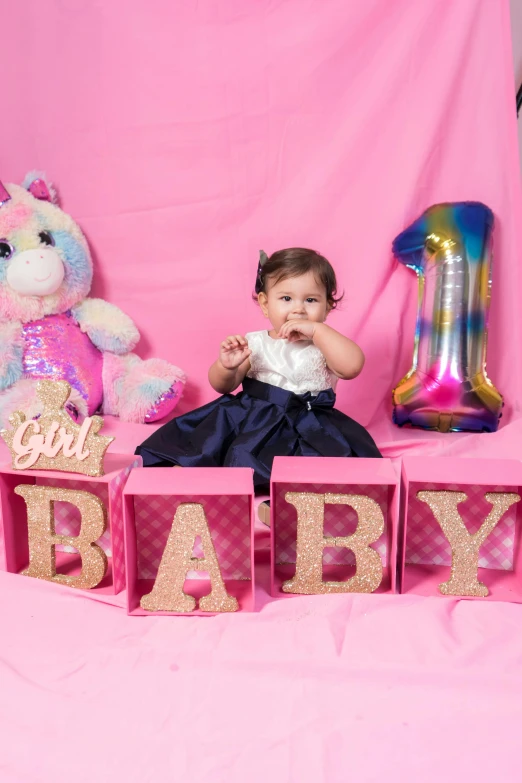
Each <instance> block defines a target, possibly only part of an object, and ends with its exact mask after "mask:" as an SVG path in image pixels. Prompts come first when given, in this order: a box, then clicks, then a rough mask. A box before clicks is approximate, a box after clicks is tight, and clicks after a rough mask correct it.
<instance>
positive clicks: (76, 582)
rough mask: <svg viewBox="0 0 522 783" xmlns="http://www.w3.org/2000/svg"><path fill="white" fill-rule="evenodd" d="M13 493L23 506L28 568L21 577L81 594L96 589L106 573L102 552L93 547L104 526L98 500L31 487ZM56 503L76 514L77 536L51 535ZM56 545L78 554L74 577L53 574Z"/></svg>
mask: <svg viewBox="0 0 522 783" xmlns="http://www.w3.org/2000/svg"><path fill="white" fill-rule="evenodd" d="M15 492H16V494H17V495H21V496H22V497H23V498H24V500H25V502H26V505H27V527H28V537H29V567H28V568H27V569H26V570H25V571H24V572H23V573H24V574H25V575H26V576H34V577H36V578H37V579H47V580H48V581H49V582H59V583H60V584H63V585H69V587H79V588H82V589H84V590H85V589H88V588H91V587H96V585H98V584H99V583H100V582H101V580H102V579H103V577H104V576H105V572H106V570H107V557H106V555H105V552H104V551H103V549H101V548H100V547H99V546H98V545H97V544H95V543H94V542H95V541H97V539H98V538H100V536H102V535H103V533H104V532H105V526H106V510H105V506H104V505H103V503H102V501H101V500H100V498H97V497H96V495H93V494H92V493H91V492H85V491H83V490H73V489H62V488H61V487H40V486H37V485H33V484H20V485H19V486H18V487H16V489H15ZM57 501H60V502H62V503H72V505H73V506H76V507H77V508H78V509H79V510H80V514H81V517H82V524H81V528H80V534H79V535H78V536H76V537H72V536H57V535H56V534H55V532H54V523H55V519H54V504H55V503H56V502H57ZM57 544H65V545H67V546H73V547H74V548H75V549H77V550H78V552H79V553H80V556H81V558H82V570H81V572H80V573H79V574H78V575H77V576H67V575H66V574H57V573H56V545H57Z"/></svg>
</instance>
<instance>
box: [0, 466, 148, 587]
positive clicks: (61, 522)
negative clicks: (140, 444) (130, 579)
mask: <svg viewBox="0 0 522 783" xmlns="http://www.w3.org/2000/svg"><path fill="white" fill-rule="evenodd" d="M103 464H104V470H105V475H104V476H99V477H93V476H82V475H80V474H78V473H65V472H61V471H50V470H46V471H42V470H13V469H12V467H11V466H10V465H2V466H0V503H1V509H2V516H1V522H2V524H1V531H0V559H1V562H2V565H3V568H4V570H6V571H9V572H11V573H20V572H21V571H23V570H24V569H25V568H27V566H28V564H29V548H28V540H27V506H26V504H25V501H24V499H23V498H22V497H20V496H19V495H16V494H15V492H14V489H15V487H17V486H19V485H20V484H36V485H39V486H54V487H63V488H64V489H72V490H78V489H81V490H83V491H85V492H91V493H92V494H93V495H96V496H97V497H98V498H100V500H101V501H102V502H103V503H104V505H105V508H106V509H107V530H106V531H105V533H104V534H103V536H102V537H101V538H100V539H99V540H98V541H97V542H96V543H97V544H98V545H99V546H100V547H101V548H102V549H103V550H104V552H105V554H106V555H107V560H108V569H107V573H106V574H105V576H104V578H103V580H102V581H101V582H100V584H99V585H97V586H96V587H94V588H92V590H95V591H96V592H97V593H101V594H109V595H114V594H116V593H119V592H120V591H121V590H123V588H124V586H125V553H124V533H123V496H122V493H123V488H124V486H125V483H126V481H127V479H128V477H129V474H130V473H131V471H132V470H133V468H135V467H140V466H141V464H142V460H141V457H136V456H133V455H123V454H113V453H109V454H106V455H105V458H104V463H103ZM54 515H55V533H56V534H57V535H64V536H77V535H78V533H79V531H80V521H81V517H80V512H79V510H78V509H77V508H76V506H73V505H72V504H70V503H62V502H56V503H55V504H54ZM80 569H81V558H80V555H79V554H78V553H77V552H76V551H75V550H73V549H71V548H68V547H64V546H61V545H59V546H57V547H56V570H57V572H58V573H63V574H68V575H71V576H74V575H75V574H79V573H80ZM73 589H77V588H73ZM89 592H90V591H89Z"/></svg>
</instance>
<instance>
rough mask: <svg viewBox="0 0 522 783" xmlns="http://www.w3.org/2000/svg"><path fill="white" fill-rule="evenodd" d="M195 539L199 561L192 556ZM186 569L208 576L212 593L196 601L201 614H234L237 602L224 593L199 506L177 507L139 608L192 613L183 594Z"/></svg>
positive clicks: (191, 604)
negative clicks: (200, 555) (199, 550)
mask: <svg viewBox="0 0 522 783" xmlns="http://www.w3.org/2000/svg"><path fill="white" fill-rule="evenodd" d="M196 536H199V537H200V538H201V544H202V547H203V551H204V553H205V557H204V558H203V559H199V558H197V557H192V552H193V550H194V541H195V539H196ZM190 570H198V571H208V575H209V577H210V584H211V586H212V590H211V591H210V593H209V595H205V596H203V598H200V600H199V608H200V609H201V611H202V612H236V611H237V609H238V603H237V600H236V599H235V598H234V597H233V596H231V595H229V594H228V593H227V591H226V588H225V583H224V582H223V577H222V575H221V570H220V568H219V563H218V559H217V557H216V550H215V549H214V544H213V543H212V539H211V537H210V530H209V529H208V524H207V518H206V517H205V511H204V509H203V506H202V505H201V503H180V505H179V506H178V508H177V510H176V514H175V515H174V522H173V524H172V529H171V531H170V535H169V539H168V541H167V546H166V547H165V551H164V552H163V557H162V558H161V563H160V566H159V569H158V575H157V577H156V581H155V582H154V587H153V588H152V591H151V592H150V593H148V594H147V595H144V596H143V598H142V599H141V601H140V605H141V608H142V609H147V610H148V611H149V612H192V611H193V610H194V609H195V608H196V599H195V598H193V597H192V596H191V595H187V594H186V593H184V592H183V587H184V584H185V579H186V577H187V571H190Z"/></svg>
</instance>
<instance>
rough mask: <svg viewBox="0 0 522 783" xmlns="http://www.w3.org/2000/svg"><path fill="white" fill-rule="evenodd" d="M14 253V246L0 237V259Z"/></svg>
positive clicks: (3, 259) (4, 258) (4, 259)
mask: <svg viewBox="0 0 522 783" xmlns="http://www.w3.org/2000/svg"><path fill="white" fill-rule="evenodd" d="M13 253H14V247H13V246H12V245H10V244H9V242H6V241H5V239H0V259H1V260H2V261H7V259H8V258H11V256H12V255H13Z"/></svg>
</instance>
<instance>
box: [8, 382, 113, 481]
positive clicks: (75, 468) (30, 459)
mask: <svg viewBox="0 0 522 783" xmlns="http://www.w3.org/2000/svg"><path fill="white" fill-rule="evenodd" d="M36 388H37V395H38V397H39V399H40V400H41V402H42V404H43V413H42V415H41V416H40V418H39V419H29V420H27V419H26V416H25V414H24V413H22V412H21V411H17V412H15V413H12V414H11V416H10V417H9V421H10V423H11V425H12V427H13V429H11V430H2V431H1V432H0V434H1V435H2V438H3V439H4V441H5V442H6V444H7V446H8V448H9V451H10V452H11V458H12V465H13V469H15V470H28V469H32V470H63V471H65V472H67V473H82V474H84V475H86V476H103V457H104V455H105V452H106V451H107V449H108V447H109V444H110V443H111V442H112V441H113V440H114V438H107V437H105V436H103V435H98V432H99V430H100V429H101V428H102V426H103V419H102V418H101V416H92V417H87V418H86V419H85V420H84V421H83V423H82V424H81V425H78V424H76V423H75V422H74V421H73V420H72V419H71V417H70V416H69V414H68V413H67V411H66V410H65V404H66V403H67V400H68V398H69V394H70V391H71V387H70V386H69V384H68V383H66V382H65V381H40V382H39V383H38V385H37V387H36Z"/></svg>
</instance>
